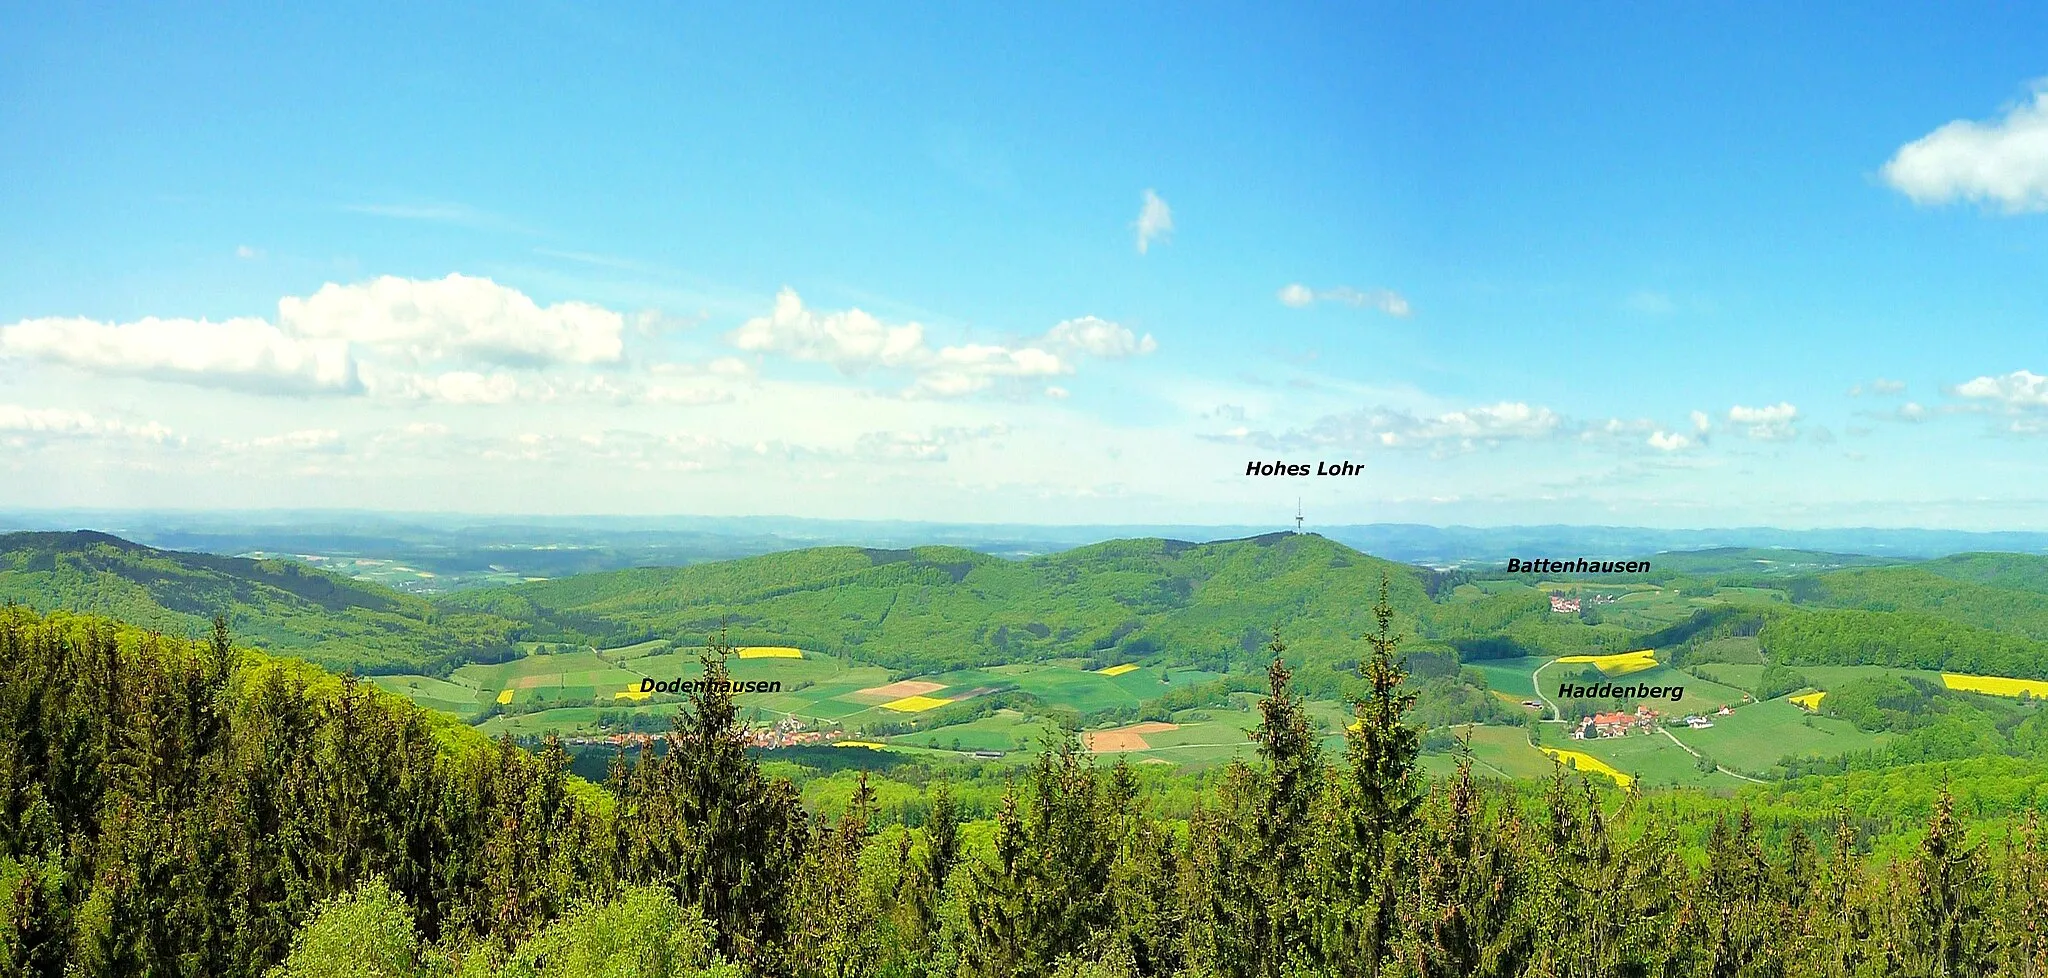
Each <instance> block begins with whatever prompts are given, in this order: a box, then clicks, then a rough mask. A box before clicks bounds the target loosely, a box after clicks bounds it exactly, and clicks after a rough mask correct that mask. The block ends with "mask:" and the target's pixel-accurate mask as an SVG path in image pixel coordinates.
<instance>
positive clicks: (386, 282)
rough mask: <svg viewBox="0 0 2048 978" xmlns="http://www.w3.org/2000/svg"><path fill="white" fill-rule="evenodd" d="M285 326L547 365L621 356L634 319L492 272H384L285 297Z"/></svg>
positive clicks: (423, 354)
mask: <svg viewBox="0 0 2048 978" xmlns="http://www.w3.org/2000/svg"><path fill="white" fill-rule="evenodd" d="M278 325H279V326H280V327H281V328H283V329H284V330H285V331H286V332H288V333H290V334H292V335H294V336H301V337H308V338H331V339H337V340H343V341H347V342H350V343H355V344H360V345H363V346H368V347H371V348H373V349H376V350H378V351H380V352H384V353H388V354H394V355H399V356H404V357H406V358H409V359H411V360H412V361H414V362H429V361H439V360H468V361H473V362H480V363H486V364H501V365H510V366H540V365H544V364H554V363H580V364H587V363H609V362H613V361H616V360H618V359H619V357H620V355H621V353H622V351H623V349H624V346H623V341H622V339H621V334H622V333H623V332H624V330H625V325H626V322H625V317H623V316H621V315H620V314H618V313H616V312H613V311H611V310H609V309H604V308H601V307H598V306H594V305H591V304H589V303H585V302H562V303H557V304H555V305H551V306H542V305H540V304H539V303H536V302H534V301H533V300H532V299H531V298H528V297H527V295H526V294H525V293H523V292H520V291H519V290H517V289H511V288H507V287H505V286H502V285H499V284H498V283H496V282H493V281H491V280H490V279H487V278H473V277H471V276H467V275H449V276H448V277H446V278H442V279H434V280H430V281H420V280H414V279H404V278H397V277H395V276H390V275H386V276H382V277H380V278H377V279H373V280H371V281H369V282H363V283H359V284H356V285H337V284H334V283H328V284H327V285H323V286H321V287H320V290H319V291H317V292H315V293H313V294H312V295H310V296H307V297H305V298H303V299H301V298H297V297H292V296H287V297H285V298H284V299H282V300H280V301H279V302H278Z"/></svg>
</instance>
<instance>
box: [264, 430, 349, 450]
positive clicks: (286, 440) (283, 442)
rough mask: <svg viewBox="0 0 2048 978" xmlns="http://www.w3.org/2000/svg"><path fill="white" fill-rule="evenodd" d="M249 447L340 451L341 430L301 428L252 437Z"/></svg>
mask: <svg viewBox="0 0 2048 978" xmlns="http://www.w3.org/2000/svg"><path fill="white" fill-rule="evenodd" d="M249 444H250V446H251V447H254V448H262V449H273V450H285V451H299V452H318V451H340V450H341V448H342V444H341V432H339V431H336V430H334V429H332V428H302V429H300V430H298V431H289V432H286V433H284V434H282V435H269V436H266V437H263V438H256V439H252V440H251V441H250V442H249Z"/></svg>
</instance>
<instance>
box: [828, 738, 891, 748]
mask: <svg viewBox="0 0 2048 978" xmlns="http://www.w3.org/2000/svg"><path fill="white" fill-rule="evenodd" d="M832 746H834V747H865V748H867V749H869V750H888V749H889V745H888V744H878V743H875V742H874V741H872V740H840V741H834V742H833V744H832Z"/></svg>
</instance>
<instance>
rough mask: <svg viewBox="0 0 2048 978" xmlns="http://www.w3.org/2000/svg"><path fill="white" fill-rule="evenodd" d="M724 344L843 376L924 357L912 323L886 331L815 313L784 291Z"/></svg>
mask: <svg viewBox="0 0 2048 978" xmlns="http://www.w3.org/2000/svg"><path fill="white" fill-rule="evenodd" d="M726 339H727V340H728V341H729V342H731V343H732V345H733V346H736V347H738V348H740V349H742V350H746V351H748V352H750V353H779V354H782V355H783V356H787V357H792V358H794V359H797V360H814V361H817V362H820V363H829V364H831V365H833V366H835V367H838V368H839V369H841V370H843V371H846V372H848V373H858V372H860V371H861V370H865V369H867V368H868V367H873V366H883V367H895V366H903V365H907V364H910V363H912V362H913V361H915V360H917V359H918V358H919V357H921V356H924V355H925V354H926V352H927V351H926V349H925V343H924V327H923V326H921V325H919V324H917V323H907V324H904V325H902V326H889V325H886V324H884V323H883V322H882V321H881V320H879V319H876V318H875V317H874V316H871V315H869V314H867V313H866V312H863V311H861V310H859V309H848V310H845V311H843V312H826V313H821V312H817V311H814V310H811V309H808V308H805V306H804V301H803V299H802V298H801V297H799V296H798V295H797V294H796V290H795V289H790V288H784V289H783V290H782V291H780V292H778V293H776V294H775V305H774V307H773V309H771V310H770V312H769V313H768V315H766V316H756V317H755V318H753V319H749V320H747V321H746V322H745V323H742V324H741V325H740V328H738V329H736V330H733V331H732V332H731V333H730V334H728V335H727V337H726Z"/></svg>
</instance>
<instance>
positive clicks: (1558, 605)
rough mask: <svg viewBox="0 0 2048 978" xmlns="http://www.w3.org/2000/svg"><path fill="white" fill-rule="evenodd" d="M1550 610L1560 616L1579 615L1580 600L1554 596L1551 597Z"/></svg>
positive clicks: (1560, 595)
mask: <svg viewBox="0 0 2048 978" xmlns="http://www.w3.org/2000/svg"><path fill="white" fill-rule="evenodd" d="M1550 610H1552V611H1554V612H1557V613H1558V614H1560V615H1576V614H1578V613H1579V599H1577V598H1567V597H1565V596H1564V595H1562V594H1553V595H1551V596H1550Z"/></svg>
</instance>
